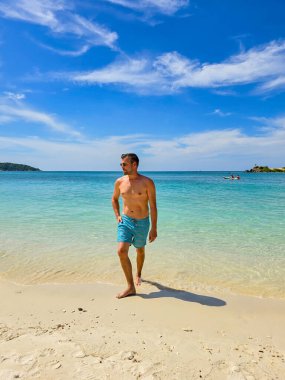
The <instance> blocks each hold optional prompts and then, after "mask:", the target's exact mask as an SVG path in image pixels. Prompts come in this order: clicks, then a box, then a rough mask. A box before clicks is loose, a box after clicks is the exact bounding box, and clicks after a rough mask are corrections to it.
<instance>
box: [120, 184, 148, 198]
mask: <svg viewBox="0 0 285 380" xmlns="http://www.w3.org/2000/svg"><path fill="white" fill-rule="evenodd" d="M120 192H121V195H122V197H123V198H145V197H147V189H146V186H145V185H144V184H143V183H136V182H134V183H130V182H127V183H122V184H121V186H120Z"/></svg>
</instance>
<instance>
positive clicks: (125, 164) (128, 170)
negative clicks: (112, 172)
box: [120, 157, 134, 175]
mask: <svg viewBox="0 0 285 380" xmlns="http://www.w3.org/2000/svg"><path fill="white" fill-rule="evenodd" d="M120 165H121V168H122V170H123V172H124V174H125V175H126V174H127V175H129V174H133V171H134V166H133V165H134V163H131V161H130V159H129V158H128V157H125V158H122V160H121V163H120Z"/></svg>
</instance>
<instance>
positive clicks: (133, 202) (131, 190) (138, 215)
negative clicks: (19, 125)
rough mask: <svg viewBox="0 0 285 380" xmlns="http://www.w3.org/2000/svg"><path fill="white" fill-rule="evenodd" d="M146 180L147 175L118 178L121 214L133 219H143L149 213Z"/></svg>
mask: <svg viewBox="0 0 285 380" xmlns="http://www.w3.org/2000/svg"><path fill="white" fill-rule="evenodd" d="M148 180H149V179H148V178H147V177H145V176H142V175H139V176H138V178H137V179H132V180H130V179H129V177H128V176H123V177H121V178H120V179H119V181H120V185H119V188H120V194H121V196H122V199H123V214H125V215H127V216H129V217H131V218H135V219H143V218H146V217H147V216H148V215H149V210H148V193H147V181H148Z"/></svg>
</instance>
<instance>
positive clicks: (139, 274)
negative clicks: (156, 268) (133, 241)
mask: <svg viewBox="0 0 285 380" xmlns="http://www.w3.org/2000/svg"><path fill="white" fill-rule="evenodd" d="M144 256H145V250H144V247H141V248H137V276H136V285H137V286H140V285H141V283H142V280H141V277H142V268H143V263H144Z"/></svg>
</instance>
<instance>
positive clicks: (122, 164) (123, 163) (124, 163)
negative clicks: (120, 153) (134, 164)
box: [120, 162, 128, 167]
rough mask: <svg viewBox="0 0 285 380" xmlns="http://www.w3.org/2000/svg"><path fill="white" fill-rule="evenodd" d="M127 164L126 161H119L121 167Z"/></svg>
mask: <svg viewBox="0 0 285 380" xmlns="http://www.w3.org/2000/svg"><path fill="white" fill-rule="evenodd" d="M127 165H128V164H127V163H126V162H122V163H120V166H122V167H125V166H127Z"/></svg>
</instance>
